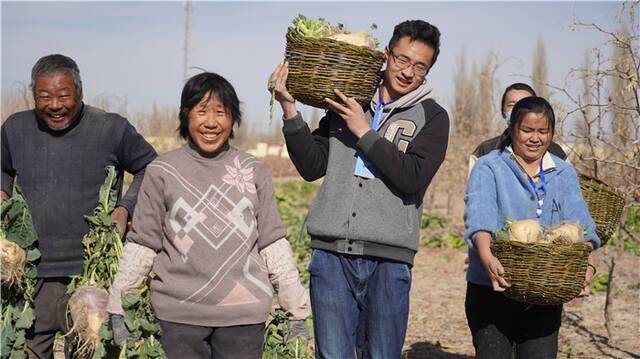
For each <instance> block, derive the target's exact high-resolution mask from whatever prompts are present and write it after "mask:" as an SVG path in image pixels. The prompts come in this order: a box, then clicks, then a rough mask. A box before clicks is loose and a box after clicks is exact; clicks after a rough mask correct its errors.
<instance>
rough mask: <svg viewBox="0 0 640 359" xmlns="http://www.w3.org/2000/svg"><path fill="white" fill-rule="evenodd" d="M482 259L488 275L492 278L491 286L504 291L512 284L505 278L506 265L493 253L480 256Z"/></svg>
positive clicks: (497, 290) (498, 290)
mask: <svg viewBox="0 0 640 359" xmlns="http://www.w3.org/2000/svg"><path fill="white" fill-rule="evenodd" d="M480 261H481V262H482V265H483V266H484V271H485V272H486V273H487V277H489V280H491V286H492V287H493V290H495V291H496V292H504V291H505V290H506V289H507V288H509V287H511V284H509V283H508V282H507V280H506V279H504V267H502V264H501V263H500V261H499V260H498V258H496V257H495V256H494V255H493V254H491V253H489V254H485V255H481V256H480Z"/></svg>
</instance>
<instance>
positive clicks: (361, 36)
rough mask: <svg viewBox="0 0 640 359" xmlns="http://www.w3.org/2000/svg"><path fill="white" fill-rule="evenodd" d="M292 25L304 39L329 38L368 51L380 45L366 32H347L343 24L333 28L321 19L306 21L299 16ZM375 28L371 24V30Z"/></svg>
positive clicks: (306, 19)
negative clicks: (363, 47) (364, 48)
mask: <svg viewBox="0 0 640 359" xmlns="http://www.w3.org/2000/svg"><path fill="white" fill-rule="evenodd" d="M292 23H293V26H294V29H295V30H296V31H297V32H298V33H299V34H300V35H302V36H304V37H314V38H329V39H333V40H337V41H342V42H346V43H349V44H352V45H356V46H365V47H368V48H370V49H376V48H377V47H378V46H379V45H380V41H378V39H376V38H375V37H373V36H372V35H371V34H370V33H369V32H367V31H355V32H350V31H347V29H346V27H345V26H344V24H340V23H339V24H337V25H335V26H334V25H331V24H330V23H329V22H328V21H327V20H325V19H323V18H318V19H308V18H307V17H305V16H304V15H302V14H299V15H298V16H296V17H295V18H294V19H293V21H292ZM377 28H378V26H377V25H376V24H371V27H370V29H371V30H376V29H377Z"/></svg>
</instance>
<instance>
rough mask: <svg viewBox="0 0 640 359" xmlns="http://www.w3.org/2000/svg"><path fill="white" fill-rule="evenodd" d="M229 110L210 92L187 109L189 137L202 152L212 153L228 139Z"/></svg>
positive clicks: (229, 127)
mask: <svg viewBox="0 0 640 359" xmlns="http://www.w3.org/2000/svg"><path fill="white" fill-rule="evenodd" d="M232 128H233V120H232V116H231V112H230V111H229V110H228V109H227V108H226V107H225V106H224V105H223V104H222V102H220V100H218V97H217V96H216V95H214V94H212V93H209V94H208V95H207V96H205V97H204V98H203V99H202V100H201V101H200V102H199V103H198V104H197V105H196V106H194V107H193V108H192V109H191V111H189V137H190V138H191V141H192V142H193V143H194V144H195V145H196V146H197V147H198V149H200V151H201V152H202V153H205V154H214V153H216V152H217V151H218V150H220V148H222V146H224V144H225V143H227V141H228V140H229V136H230V135H231V129H232Z"/></svg>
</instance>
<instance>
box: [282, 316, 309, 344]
mask: <svg viewBox="0 0 640 359" xmlns="http://www.w3.org/2000/svg"><path fill="white" fill-rule="evenodd" d="M298 337H300V338H302V339H305V340H307V341H308V340H309V339H310V338H311V336H310V335H309V329H307V322H306V321H305V320H292V321H290V322H289V333H287V337H286V338H285V340H286V342H287V343H289V342H292V341H294V340H295V339H296V338H298Z"/></svg>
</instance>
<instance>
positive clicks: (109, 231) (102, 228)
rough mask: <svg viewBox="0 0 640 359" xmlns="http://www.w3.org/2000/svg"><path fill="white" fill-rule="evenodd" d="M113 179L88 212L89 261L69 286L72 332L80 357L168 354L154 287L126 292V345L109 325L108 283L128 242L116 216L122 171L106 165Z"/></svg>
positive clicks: (87, 242) (154, 355) (77, 354)
mask: <svg viewBox="0 0 640 359" xmlns="http://www.w3.org/2000/svg"><path fill="white" fill-rule="evenodd" d="M106 172H107V178H106V180H105V182H104V184H103V185H102V187H100V192H99V201H98V206H97V207H96V209H95V210H94V212H93V215H91V216H87V217H86V219H87V221H88V222H89V227H90V228H89V233H88V234H87V235H86V236H85V238H84V239H83V240H82V243H83V245H84V252H85V260H84V267H83V270H82V274H81V275H80V276H76V277H74V278H73V279H72V281H71V283H70V284H69V287H68V291H69V293H73V294H72V296H71V299H69V311H70V313H71V319H72V321H73V327H72V328H71V330H70V333H74V334H75V336H76V338H77V343H76V346H77V348H76V356H78V357H81V358H82V357H85V358H86V357H91V358H105V357H113V356H114V355H115V356H117V357H118V358H166V355H165V353H164V351H163V350H162V347H161V346H160V342H159V341H158V340H157V339H156V337H157V335H158V334H159V333H160V326H159V325H158V323H157V322H156V320H155V315H154V314H153V308H152V307H151V299H150V295H149V290H148V287H147V286H146V285H145V286H144V287H143V288H141V289H136V290H134V291H132V292H129V293H125V294H123V297H122V306H123V309H124V311H125V315H124V321H125V324H126V326H127V329H128V330H129V331H130V333H131V339H132V340H127V344H126V345H123V346H122V348H118V346H117V345H116V344H115V342H114V341H113V339H112V338H113V333H112V331H111V329H110V327H109V325H108V320H106V319H107V318H108V313H107V312H106V306H107V301H108V292H107V288H109V286H110V285H111V283H112V281H113V279H114V277H115V275H116V273H117V271H118V265H119V262H120V256H121V255H122V250H123V244H122V238H121V237H120V234H119V233H118V230H117V228H116V226H115V223H114V222H113V221H112V220H111V212H113V210H114V208H115V205H116V201H117V198H118V197H117V190H116V179H117V178H116V171H115V168H114V167H113V166H108V167H107V168H106Z"/></svg>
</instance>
